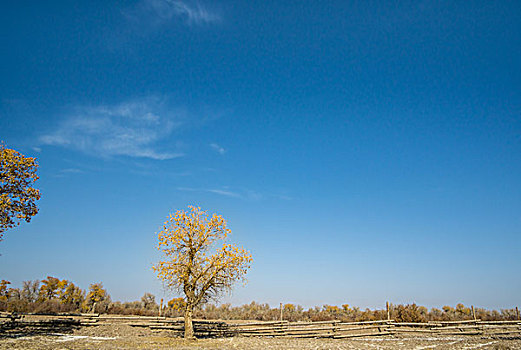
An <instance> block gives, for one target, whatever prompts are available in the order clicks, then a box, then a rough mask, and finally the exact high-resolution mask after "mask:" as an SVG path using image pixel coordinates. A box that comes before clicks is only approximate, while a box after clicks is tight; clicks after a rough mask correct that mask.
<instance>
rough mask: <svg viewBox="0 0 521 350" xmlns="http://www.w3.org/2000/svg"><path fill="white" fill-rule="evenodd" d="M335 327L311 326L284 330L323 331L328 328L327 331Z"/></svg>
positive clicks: (288, 331) (287, 331)
mask: <svg viewBox="0 0 521 350" xmlns="http://www.w3.org/2000/svg"><path fill="white" fill-rule="evenodd" d="M334 329H335V328H334V327H331V326H330V327H312V328H285V329H284V331H285V332H286V333H292V332H297V333H298V332H300V333H302V332H304V333H305V332H310V331H325V330H329V331H333V330H334Z"/></svg>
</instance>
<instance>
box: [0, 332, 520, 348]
mask: <svg viewBox="0 0 521 350" xmlns="http://www.w3.org/2000/svg"><path fill="white" fill-rule="evenodd" d="M0 349H20V350H21V349H24V350H33V349H34V350H36V349H53V350H64V349H70V350H80V349H81V350H84V349H90V350H93V349H107V350H113V349H253V350H257V349H258V350H269V349H291V350H293V349H294V350H297V349H310V350H311V349H314V350H315V349H324V350H325V349H331V350H344V349H345V350H347V349H382V350H384V349H414V350H426V349H501V350H506V349H521V337H517V338H487V337H481V336H451V337H447V336H444V337H429V336H386V337H380V338H378V337H368V338H359V339H288V338H267V337H263V338H246V337H234V338H220V339H199V340H195V341H185V340H183V339H179V338H174V337H172V336H171V335H170V334H169V333H167V332H151V331H149V330H145V329H136V328H131V327H128V326H110V327H109V326H103V327H102V326H100V327H90V328H82V329H79V330H77V331H74V332H73V333H71V334H47V335H23V334H19V335H16V336H15V335H12V336H9V337H0Z"/></svg>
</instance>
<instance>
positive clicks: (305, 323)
mask: <svg viewBox="0 0 521 350" xmlns="http://www.w3.org/2000/svg"><path fill="white" fill-rule="evenodd" d="M341 322H342V321H340V320H331V321H314V322H289V323H287V325H288V327H293V326H309V325H317V324H337V323H341Z"/></svg>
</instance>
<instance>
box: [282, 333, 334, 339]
mask: <svg viewBox="0 0 521 350" xmlns="http://www.w3.org/2000/svg"><path fill="white" fill-rule="evenodd" d="M283 337H284V338H333V333H329V332H328V333H304V334H302V333H301V334H284V335H283Z"/></svg>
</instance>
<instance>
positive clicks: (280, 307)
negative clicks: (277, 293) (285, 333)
mask: <svg viewBox="0 0 521 350" xmlns="http://www.w3.org/2000/svg"><path fill="white" fill-rule="evenodd" d="M280 321H281V322H282V303H280Z"/></svg>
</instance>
